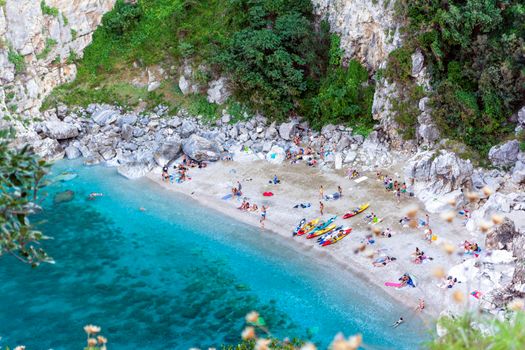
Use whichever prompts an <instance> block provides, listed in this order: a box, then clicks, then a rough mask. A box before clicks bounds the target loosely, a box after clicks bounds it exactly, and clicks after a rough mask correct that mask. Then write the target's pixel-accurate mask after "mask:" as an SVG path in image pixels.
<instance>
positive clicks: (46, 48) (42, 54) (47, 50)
mask: <svg viewBox="0 0 525 350" xmlns="http://www.w3.org/2000/svg"><path fill="white" fill-rule="evenodd" d="M56 45H57V41H56V40H55V39H52V38H47V39H46V45H45V46H44V49H43V50H42V52H40V53H38V54H37V55H36V58H37V59H39V60H43V59H46V58H47V56H48V55H49V53H50V52H51V50H53V48H54V47H55V46H56Z"/></svg>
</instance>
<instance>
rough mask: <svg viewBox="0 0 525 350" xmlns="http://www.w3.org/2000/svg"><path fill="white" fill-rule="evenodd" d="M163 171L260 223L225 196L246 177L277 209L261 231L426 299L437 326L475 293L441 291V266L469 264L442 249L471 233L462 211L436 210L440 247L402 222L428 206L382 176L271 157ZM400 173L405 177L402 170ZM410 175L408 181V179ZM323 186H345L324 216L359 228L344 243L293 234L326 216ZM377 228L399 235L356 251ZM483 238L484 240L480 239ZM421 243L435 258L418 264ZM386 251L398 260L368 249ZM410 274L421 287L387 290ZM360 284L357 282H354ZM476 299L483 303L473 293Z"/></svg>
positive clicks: (414, 300)
mask: <svg viewBox="0 0 525 350" xmlns="http://www.w3.org/2000/svg"><path fill="white" fill-rule="evenodd" d="M160 173H161V169H160V168H158V169H155V170H154V171H153V172H151V173H150V174H148V175H147V176H148V178H149V179H151V180H152V181H154V182H156V183H158V184H159V185H160V186H162V187H164V188H166V189H167V190H170V191H177V192H180V193H183V194H186V195H188V196H191V197H192V198H193V199H195V200H197V201H198V202H199V203H201V204H202V205H204V206H206V207H211V208H213V209H215V210H218V211H220V212H222V213H224V214H226V215H228V216H231V217H233V218H235V219H237V220H240V221H242V222H245V223H248V224H252V225H254V226H257V227H260V224H259V219H260V210H259V211H257V212H246V211H241V210H238V209H237V207H239V206H240V204H241V202H242V199H239V200H237V199H233V200H232V199H229V200H223V199H222V197H223V196H225V195H227V194H229V193H231V188H232V187H233V186H235V185H236V184H237V181H240V182H241V184H242V191H243V197H247V199H248V201H249V202H250V203H257V205H258V206H259V208H261V206H262V205H263V204H265V205H267V206H269V209H268V215H267V220H266V223H265V228H264V229H260V232H261V234H262V235H272V234H274V235H279V236H281V237H282V239H283V240H287V242H291V243H292V245H294V246H295V247H297V253H298V254H300V253H301V251H312V250H313V251H314V252H315V256H316V257H317V258H318V259H323V260H325V261H326V260H328V261H331V262H333V263H334V264H336V265H337V266H338V267H339V268H341V269H343V270H347V271H349V272H350V273H351V274H353V275H356V276H359V277H361V278H363V279H365V280H367V281H369V282H371V283H372V284H373V285H375V286H377V288H381V289H383V290H384V291H385V292H386V293H388V295H390V296H391V297H392V298H394V299H396V300H398V301H399V302H401V303H403V304H405V305H407V306H408V307H410V308H413V309H415V308H416V307H417V305H418V302H419V299H420V298H423V299H424V301H425V305H426V307H425V310H424V312H423V316H424V317H423V319H424V320H425V321H426V322H428V324H429V325H430V324H432V322H433V321H434V320H435V317H436V316H438V315H439V313H440V312H441V311H442V310H443V309H444V308H445V306H447V305H448V306H450V304H451V303H453V302H454V301H453V297H452V295H453V293H454V291H457V290H461V291H463V295H468V292H469V291H470V290H471V288H470V287H472V286H469V285H468V284H467V283H462V284H456V285H455V286H454V288H453V289H446V288H445V289H443V288H439V287H438V286H437V285H438V284H439V283H440V280H439V279H438V278H436V277H435V274H436V273H435V271H436V270H443V271H445V273H446V271H448V269H449V268H450V267H452V266H453V265H456V264H458V263H460V262H461V261H462V259H463V258H462V257H460V256H457V255H455V254H452V255H448V254H447V253H446V252H445V251H444V250H443V248H442V243H445V242H447V243H451V244H453V245H454V246H457V245H459V244H460V242H462V241H463V240H465V239H468V238H471V239H472V237H471V236H470V235H469V237H467V234H466V230H465V228H464V226H463V225H462V223H461V221H462V220H461V219H460V218H459V216H458V217H457V218H456V219H455V220H454V221H453V222H452V223H448V222H445V221H444V220H443V219H442V218H441V217H440V216H439V215H437V214H430V225H431V228H432V230H433V232H434V234H436V235H437V236H438V237H439V238H438V241H437V242H434V243H432V244H430V243H428V242H427V241H425V239H424V228H416V229H412V228H406V227H405V228H404V227H402V226H401V225H400V223H399V220H400V219H401V218H402V217H403V216H404V215H405V214H406V212H407V211H408V210H410V208H414V207H416V206H417V207H419V208H422V207H423V206H422V205H421V203H419V201H418V200H417V199H414V198H409V197H408V196H406V197H402V198H401V203H400V204H397V201H396V198H395V197H394V194H393V192H388V191H386V190H385V189H384V186H383V183H382V182H381V181H379V180H377V179H376V174H375V173H361V174H360V176H367V179H366V180H365V181H363V182H361V183H356V181H354V180H350V179H349V178H348V177H345V171H344V170H332V171H321V170H319V169H317V168H312V167H308V166H307V165H305V164H285V163H283V164H282V165H273V164H270V163H268V162H266V161H249V162H234V161H227V162H217V163H212V164H209V165H208V167H207V168H204V169H190V171H189V176H190V177H191V180H190V181H185V182H183V183H169V182H164V181H162V180H161V175H160ZM383 173H385V174H388V175H390V176H393V177H394V178H398V179H401V178H399V177H398V176H397V175H399V174H400V172H399V169H395V168H392V169H386V170H384V171H383ZM396 174H397V175H396ZM274 175H277V176H278V177H279V179H280V180H281V183H280V184H277V185H274V184H270V183H269V180H270V179H272V178H273V176H274ZM401 180H402V179H401ZM321 185H322V186H323V187H324V189H325V194H332V193H334V192H337V186H338V185H340V186H341V187H342V188H343V197H342V198H341V199H339V200H330V201H323V203H324V204H325V210H324V215H323V216H322V218H323V219H324V220H326V219H328V218H330V217H332V216H335V215H337V216H338V218H337V220H336V223H337V224H338V225H345V226H349V227H352V228H353V230H352V233H351V234H350V235H349V236H348V237H346V238H344V239H343V240H342V241H340V242H338V243H337V244H334V245H331V246H327V247H321V246H319V245H318V244H316V242H315V239H313V240H309V239H306V238H305V237H304V236H302V237H292V231H293V229H294V228H295V227H296V226H297V224H298V223H299V222H300V220H301V219H302V218H306V220H311V219H314V218H317V217H321V216H320V213H319V200H320V195H319V187H320V186H321ZM266 191H271V192H273V193H274V196H272V197H264V196H263V195H262V193H263V192H266ZM308 202H309V203H311V204H312V206H311V207H310V208H306V209H294V208H293V206H294V205H296V204H299V203H308ZM367 202H369V203H370V208H369V209H368V210H367V211H366V212H365V213H363V214H360V215H358V216H356V217H353V218H350V219H347V220H343V219H342V215H343V214H344V213H345V212H347V211H349V210H351V209H353V208H355V207H357V206H359V205H361V204H363V203H367ZM371 212H374V213H376V214H377V216H378V217H379V218H382V219H383V221H382V222H381V223H379V224H375V225H369V224H367V223H366V222H365V221H364V217H365V215H366V214H367V213H371ZM425 214H426V212H425V211H423V210H421V209H420V210H419V211H418V218H422V219H424V218H425ZM374 226H377V227H378V228H379V229H380V230H381V231H383V230H384V229H386V228H390V229H391V230H392V231H394V232H395V234H394V235H393V237H391V238H388V237H384V236H374V239H375V243H374V244H372V245H367V246H366V250H365V252H359V253H356V249H358V248H359V247H362V241H363V239H364V238H365V236H366V235H367V234H372V227H374ZM480 243H482V242H480ZM416 247H419V249H421V250H423V251H424V252H425V254H426V255H427V256H430V257H432V258H433V260H431V261H429V260H426V262H425V263H423V264H415V263H413V256H412V254H413V253H414V251H415V249H416ZM378 250H380V251H381V252H382V253H383V254H386V255H388V256H393V257H396V258H397V260H396V261H394V262H391V263H389V264H388V265H387V266H385V267H374V266H373V265H372V261H373V260H374V259H373V258H371V257H370V254H368V252H373V251H378ZM403 273H409V274H410V275H411V276H412V277H413V278H414V279H415V282H416V285H417V287H416V288H411V287H408V286H407V287H404V288H400V289H398V288H393V287H386V286H385V285H384V283H385V282H397V281H398V278H399V277H400V276H401V275H402V274H403ZM349 288H352V286H349ZM467 298H469V299H472V300H469V301H468V302H469V303H470V304H472V303H476V302H477V300H476V299H474V298H472V297H467Z"/></svg>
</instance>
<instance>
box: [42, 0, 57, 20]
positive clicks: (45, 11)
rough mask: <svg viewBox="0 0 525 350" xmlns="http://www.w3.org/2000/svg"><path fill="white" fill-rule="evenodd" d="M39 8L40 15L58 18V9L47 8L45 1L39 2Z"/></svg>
mask: <svg viewBox="0 0 525 350" xmlns="http://www.w3.org/2000/svg"><path fill="white" fill-rule="evenodd" d="M40 8H41V9H42V13H43V14H44V15H48V16H53V17H58V13H59V12H58V9H57V8H56V7H51V6H48V5H47V4H46V2H45V0H42V1H40Z"/></svg>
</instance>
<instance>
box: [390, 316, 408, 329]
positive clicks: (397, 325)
mask: <svg viewBox="0 0 525 350" xmlns="http://www.w3.org/2000/svg"><path fill="white" fill-rule="evenodd" d="M403 322H405V320H403V317H400V318H399V320H397V321H396V322H394V324H392V327H394V328H397V327H399V325H400V324H401V323H403Z"/></svg>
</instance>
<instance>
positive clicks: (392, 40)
mask: <svg viewBox="0 0 525 350" xmlns="http://www.w3.org/2000/svg"><path fill="white" fill-rule="evenodd" d="M312 3H313V5H314V12H315V13H316V14H317V15H319V16H320V17H321V18H326V19H327V20H328V22H329V23H330V28H331V31H332V32H335V33H338V34H340V35H341V48H342V49H343V50H344V51H345V55H346V56H347V57H350V58H357V59H358V60H359V61H361V62H362V63H364V64H365V65H367V66H368V68H369V69H371V70H376V69H378V68H381V67H383V66H384V64H385V62H386V59H387V57H388V54H389V53H390V52H391V51H392V50H394V49H395V48H396V47H399V46H400V44H401V39H400V35H399V23H397V21H396V20H395V18H394V3H395V2H394V1H384V0H312Z"/></svg>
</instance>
